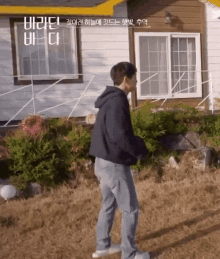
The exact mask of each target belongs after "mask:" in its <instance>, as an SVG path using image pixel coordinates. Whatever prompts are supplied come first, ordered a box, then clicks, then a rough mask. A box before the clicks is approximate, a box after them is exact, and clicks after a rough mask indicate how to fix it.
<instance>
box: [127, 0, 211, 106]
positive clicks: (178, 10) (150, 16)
mask: <svg viewBox="0 0 220 259" xmlns="http://www.w3.org/2000/svg"><path fill="white" fill-rule="evenodd" d="M166 11H168V12H170V13H171V15H172V16H175V17H176V18H175V20H174V21H173V23H172V25H170V24H166V23H165V12H166ZM128 17H129V19H133V20H134V21H137V20H138V19H147V25H143V24H141V25H140V26H136V27H135V28H134V29H132V30H131V31H130V42H131V44H130V56H131V62H134V63H135V56H134V55H135V54H134V53H135V52H134V33H135V32H189V33H193V32H195V33H200V35H201V59H202V66H201V69H202V70H206V49H205V48H206V45H205V42H206V38H205V37H206V35H205V5H204V4H203V3H201V2H200V1H192V0H178V1H177V0H168V1H163V0H149V1H144V0H139V1H137V0H136V1H132V0H129V1H128ZM147 26H151V27H150V28H147ZM206 77H207V75H206V74H204V73H202V81H205V80H206ZM207 94H208V84H207V83H206V84H203V86H202V98H178V99H172V100H171V99H168V100H167V101H166V103H165V104H164V106H169V104H172V103H173V102H175V103H177V104H178V103H186V104H188V105H191V106H197V104H198V103H199V102H200V101H202V99H203V98H204V97H205V96H207ZM132 101H133V102H134V103H135V102H136V103H135V106H140V105H141V103H143V102H145V100H137V97H136V93H134V94H132ZM162 102H163V100H162V101H159V102H158V104H161V103H162Z"/></svg>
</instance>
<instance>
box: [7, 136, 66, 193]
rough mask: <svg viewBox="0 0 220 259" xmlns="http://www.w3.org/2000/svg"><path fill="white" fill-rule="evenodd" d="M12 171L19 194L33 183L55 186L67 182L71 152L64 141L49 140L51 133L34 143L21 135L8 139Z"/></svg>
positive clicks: (31, 139) (13, 180)
mask: <svg viewBox="0 0 220 259" xmlns="http://www.w3.org/2000/svg"><path fill="white" fill-rule="evenodd" d="M7 145H8V149H9V153H10V158H9V159H8V164H9V169H10V170H11V171H13V172H14V173H13V174H12V176H11V179H12V182H13V184H14V185H15V186H16V187H17V188H18V189H20V190H23V189H24V188H26V186H27V184H28V183H30V182H37V183H39V184H42V185H43V186H56V185H58V184H59V183H60V182H62V181H63V180H65V179H67V178H68V167H69V166H70V161H71V158H70V150H69V148H68V145H67V144H66V140H64V139H63V138H57V139H53V140H50V138H49V136H48V133H43V135H42V136H41V139H34V138H32V137H30V136H25V135H23V134H22V133H21V134H17V135H16V136H10V137H7Z"/></svg>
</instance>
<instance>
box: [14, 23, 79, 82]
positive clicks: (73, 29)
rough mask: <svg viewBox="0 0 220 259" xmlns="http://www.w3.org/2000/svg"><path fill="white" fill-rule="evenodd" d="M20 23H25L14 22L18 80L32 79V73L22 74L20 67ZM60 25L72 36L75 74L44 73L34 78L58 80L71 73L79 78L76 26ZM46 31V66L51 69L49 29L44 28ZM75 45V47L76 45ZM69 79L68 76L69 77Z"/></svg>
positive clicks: (73, 76)
mask: <svg viewBox="0 0 220 259" xmlns="http://www.w3.org/2000/svg"><path fill="white" fill-rule="evenodd" d="M18 25H24V23H23V22H15V23H14V28H15V48H16V60H17V62H16V63H17V64H16V66H17V74H18V75H17V77H18V80H24V81H25V80H27V81H30V75H22V74H21V68H20V58H19V49H18V31H17V30H18V28H17V26H18ZM59 27H65V28H68V29H69V30H70V33H71V35H70V37H71V49H72V53H73V57H72V58H73V62H74V65H75V66H74V68H75V69H74V73H73V74H74V75H73V74H53V75H50V74H47V75H45V74H43V75H42V76H40V75H33V77H32V78H33V80H57V79H60V78H63V77H64V76H65V75H71V79H78V78H79V75H78V73H79V72H78V53H77V38H76V37H77V36H76V26H68V25H67V24H66V23H64V22H63V23H60V24H59ZM43 31H44V37H45V45H46V46H45V55H46V60H47V62H46V66H47V68H48V71H49V63H48V62H49V61H48V37H47V30H45V29H43ZM53 32H56V30H54V31H53ZM74 46H75V47H74ZM67 79H68V78H67Z"/></svg>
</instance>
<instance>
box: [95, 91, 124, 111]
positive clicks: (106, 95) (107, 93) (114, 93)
mask: <svg viewBox="0 0 220 259" xmlns="http://www.w3.org/2000/svg"><path fill="white" fill-rule="evenodd" d="M119 95H124V96H126V97H127V93H126V92H124V91H123V90H121V89H120V88H118V87H115V86H106V89H105V91H104V92H103V93H102V94H101V95H100V96H99V97H98V99H97V100H96V102H95V108H99V109H100V108H101V107H102V105H103V104H105V103H106V102H107V101H108V100H109V99H112V98H114V97H117V96H119Z"/></svg>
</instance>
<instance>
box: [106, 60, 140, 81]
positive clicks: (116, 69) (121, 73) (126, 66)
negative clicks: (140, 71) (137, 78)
mask: <svg viewBox="0 0 220 259" xmlns="http://www.w3.org/2000/svg"><path fill="white" fill-rule="evenodd" d="M136 72H137V68H136V67H135V66H134V65H133V64H132V63H130V62H119V63H118V64H116V65H114V66H113V67H112V69H111V71H110V75H111V78H112V80H113V82H114V85H120V84H121V83H122V81H123V79H124V77H125V76H127V77H128V78H130V79H131V78H132V76H133V75H134V74H135V73H136Z"/></svg>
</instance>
